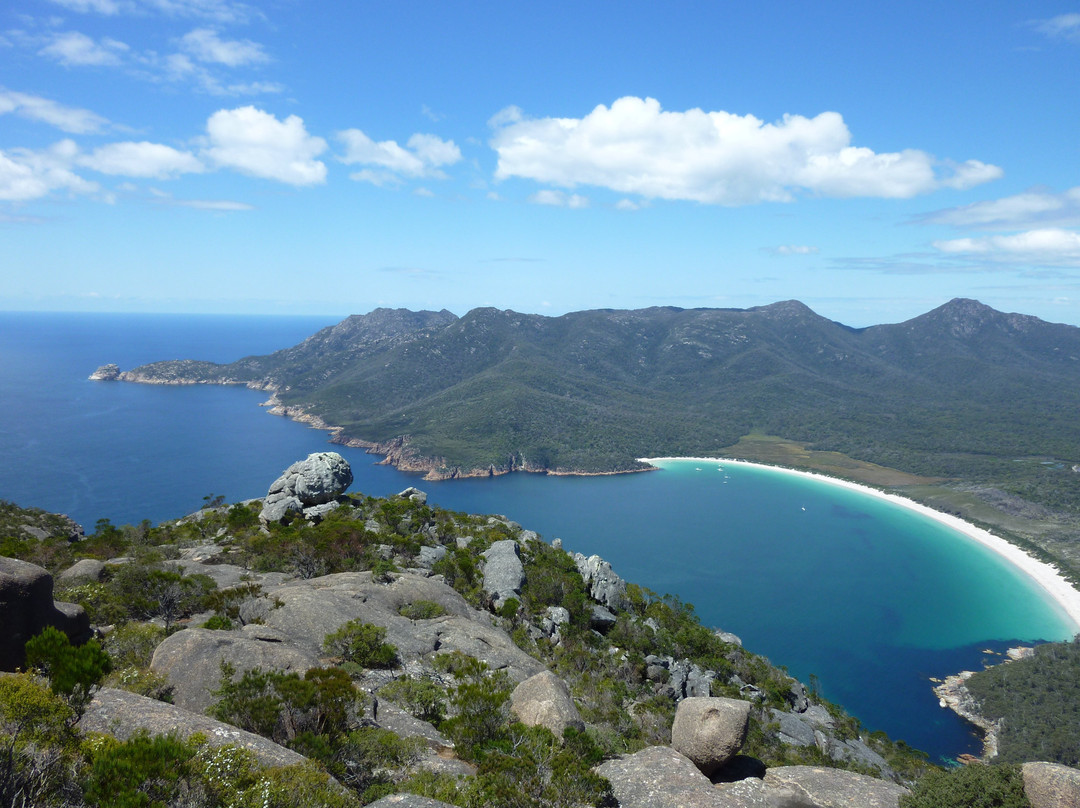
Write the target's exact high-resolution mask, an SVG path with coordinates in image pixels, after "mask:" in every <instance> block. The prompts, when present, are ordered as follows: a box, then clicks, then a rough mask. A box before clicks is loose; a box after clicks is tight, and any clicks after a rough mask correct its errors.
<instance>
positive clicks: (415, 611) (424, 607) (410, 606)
mask: <svg viewBox="0 0 1080 808" xmlns="http://www.w3.org/2000/svg"><path fill="white" fill-rule="evenodd" d="M398 614H400V615H401V616H402V617H407V618H409V619H410V620H431V619H433V618H435V617H442V616H443V615H444V614H446V609H444V608H443V607H442V606H441V605H440V604H438V603H436V602H435V601H433V600H414V601H413V602H412V603H406V604H405V605H404V606H402V607H401V608H400V609H398Z"/></svg>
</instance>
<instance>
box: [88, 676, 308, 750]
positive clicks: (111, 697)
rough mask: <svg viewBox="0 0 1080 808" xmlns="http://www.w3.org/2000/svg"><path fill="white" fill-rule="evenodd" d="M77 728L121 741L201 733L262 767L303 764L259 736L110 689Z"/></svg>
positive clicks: (101, 693) (99, 694) (99, 696)
mask: <svg viewBox="0 0 1080 808" xmlns="http://www.w3.org/2000/svg"><path fill="white" fill-rule="evenodd" d="M79 727H80V728H81V729H82V731H83V732H100V733H102V734H104V735H112V736H113V737H115V738H119V739H120V740H122V741H123V740H127V739H128V738H130V737H131V736H132V735H134V734H135V733H136V732H138V731H139V730H146V731H147V732H149V733H150V734H151V735H163V734H165V733H168V732H175V733H177V734H179V735H180V736H181V737H182V738H189V737H191V736H192V735H194V734H195V733H196V732H201V733H202V734H203V735H205V736H206V739H207V743H209V744H210V745H211V746H225V745H226V744H231V745H233V746H239V747H241V748H243V749H247V750H248V751H249V752H251V753H252V754H254V755H255V757H256V759H257V760H258V761H259V763H261V764H263V765H264V766H290V765H293V764H295V763H303V762H304V760H305V758H304V757H303V755H298V754H297V753H296V752H293V751H292V750H291V749H286V748H285V747H284V746H279V745H278V744H276V743H274V742H273V741H270V740H267V739H266V738H263V737H262V736H261V735H255V734H254V733H251V732H244V731H243V730H242V729H237V728H236V727H234V726H231V725H229V724H224V723H222V722H221V721H215V720H214V719H213V718H208V717H207V716H205V715H199V714H198V713H193V712H190V711H189V710H185V709H183V708H181V707H177V706H176V705H175V704H166V703H165V702H163V701H155V700H154V699H148V698H146V697H145V696H139V695H137V694H135V693H128V692H127V691H126V690H114V689H113V688H111V687H105V688H102V689H101V690H99V691H98V692H97V693H96V694H95V695H94V699H93V701H91V702H90V706H89V707H88V708H87V710H86V713H85V715H83V717H82V720H81V721H80V722H79Z"/></svg>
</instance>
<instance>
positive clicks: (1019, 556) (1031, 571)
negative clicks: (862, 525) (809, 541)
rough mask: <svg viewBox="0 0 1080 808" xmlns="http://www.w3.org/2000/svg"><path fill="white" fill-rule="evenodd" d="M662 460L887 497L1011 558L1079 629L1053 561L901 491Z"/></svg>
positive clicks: (1075, 599)
mask: <svg viewBox="0 0 1080 808" xmlns="http://www.w3.org/2000/svg"><path fill="white" fill-rule="evenodd" d="M663 460H690V461H694V462H697V463H716V464H718V465H720V466H724V465H729V464H731V465H740V466H753V467H756V468H759V469H768V470H769V471H778V472H783V473H784V474H797V475H799V476H802V477H810V478H811V479H814V480H820V481H821V482H826V483H830V484H831V485H839V486H841V487H843V488H850V489H852V490H853V491H859V492H860V493H863V494H868V495H870V496H873V497H877V498H878V499H884V500H887V501H889V502H892V503H894V504H896V505H900V506H901V507H904V508H909V509H910V510H913V511H916V512H917V513H920V514H922V515H923V516H927V517H929V518H931V519H934V520H935V521H937V522H940V523H941V524H943V525H946V526H948V527H950V528H952V529H953V530H955V531H956V532H958V533H961V534H962V535H964V536H967V537H968V538H969V539H971V540H972V541H976V542H978V543H979V544H981V545H983V546H984V547H986V548H988V549H990V550H992V551H993V552H995V553H997V554H998V555H999V556H1001V557H1002V558H1003V559H1005V560H1006V561H1008V562H1009V563H1010V564H1012V565H1013V566H1014V567H1016V568H1017V569H1018V570H1020V571H1021V572H1023V573H1024V574H1025V575H1027V576H1028V577H1029V578H1031V579H1032V580H1033V581H1035V583H1036V584H1038V585H1039V587H1040V588H1042V590H1043V591H1044V592H1046V594H1047V595H1048V596H1049V597H1050V598H1052V599H1053V600H1054V602H1055V603H1057V604H1058V606H1060V607H1061V609H1062V610H1063V611H1064V612H1065V614H1066V615H1068V617H1069V619H1070V620H1072V622H1073V631H1074V632H1080V591H1077V589H1076V588H1075V587H1074V586H1073V585H1072V584H1071V583H1069V582H1068V581H1067V580H1066V579H1065V577H1064V576H1063V575H1062V574H1061V573H1060V572H1058V569H1057V568H1056V567H1054V566H1053V565H1051V564H1047V563H1046V562H1045V561H1040V560H1039V559H1037V558H1035V557H1034V556H1030V555H1028V554H1027V553H1026V552H1024V551H1023V550H1021V549H1020V548H1019V547H1017V546H1016V545H1015V544H1010V543H1009V542H1007V541H1005V539H1002V538H999V537H997V536H995V535H994V534H993V533H990V532H989V531H986V530H983V529H982V528H980V527H976V526H975V525H973V524H971V523H970V522H965V521H964V520H963V519H960V518H959V517H956V516H951V515H949V514H947V513H941V512H940V511H935V510H934V509H933V508H930V507H928V506H926V505H922V504H920V503H918V502H915V501H914V500H910V499H907V498H905V497H902V496H899V495H898V494H887V493H885V492H884V491H879V490H878V489H876V488H871V487H870V486H868V485H860V484H858V483H853V482H850V481H848V480H841V479H839V478H837V477H829V476H828V475H825V474H815V473H813V472H810V471H799V470H797V469H789V468H785V467H783V466H769V465H766V464H765V463H751V462H749V461H747V460H728V459H727V458H722V457H651V458H641V461H642V462H644V463H655V462H660V461H663Z"/></svg>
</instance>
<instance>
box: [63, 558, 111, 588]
mask: <svg viewBox="0 0 1080 808" xmlns="http://www.w3.org/2000/svg"><path fill="white" fill-rule="evenodd" d="M104 578H105V562H104V561H98V560H97V559H96V558H83V559H80V560H78V561H76V562H75V563H74V564H72V565H71V566H70V567H68V568H67V569H66V570H64V571H63V572H61V573H60V574H59V575H58V576H56V580H58V581H63V582H64V583H76V582H77V581H97V582H100V581H102V580H104Z"/></svg>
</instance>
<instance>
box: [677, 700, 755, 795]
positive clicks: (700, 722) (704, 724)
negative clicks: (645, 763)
mask: <svg viewBox="0 0 1080 808" xmlns="http://www.w3.org/2000/svg"><path fill="white" fill-rule="evenodd" d="M749 721H750V702H748V701H740V700H738V699H722V698H712V697H709V696H694V697H691V698H688V699H683V700H682V701H680V702H679V707H678V709H677V710H676V711H675V721H674V723H673V724H672V725H671V745H672V747H673V748H674V749H675V750H676V751H678V752H680V753H682V754H683V755H685V756H686V757H688V758H689V759H690V760H692V761H693V762H694V765H695V766H697V767H698V769H700V770H701V773H702V774H704V775H705V776H706V777H708V776H710V775H711V774H712V773H713V772H715V771H716V770H717V769H719V768H720V767H721V766H723V765H724V764H725V763H727V762H728V761H729V760H731V758H733V757H735V755H736V754H738V752H739V750H740V749H741V748H742V745H743V741H745V740H746V730H747V726H748V725H749Z"/></svg>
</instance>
